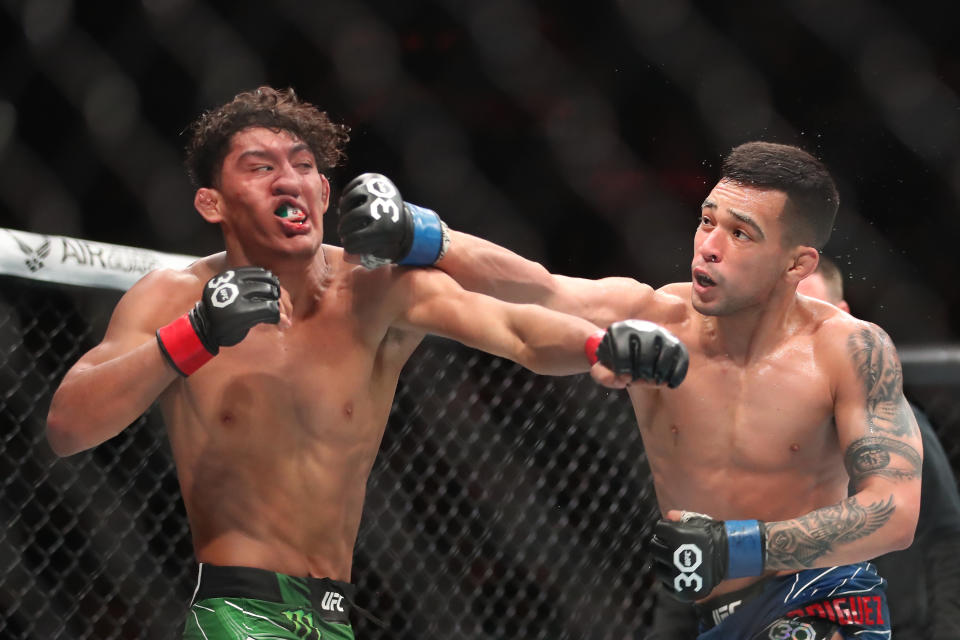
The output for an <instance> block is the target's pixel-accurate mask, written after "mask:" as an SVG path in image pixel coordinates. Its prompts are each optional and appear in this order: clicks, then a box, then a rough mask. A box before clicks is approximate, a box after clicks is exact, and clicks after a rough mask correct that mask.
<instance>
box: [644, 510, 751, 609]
mask: <svg viewBox="0 0 960 640" xmlns="http://www.w3.org/2000/svg"><path fill="white" fill-rule="evenodd" d="M766 543H767V530H766V526H765V525H764V523H762V522H760V521H758V520H727V521H723V520H714V519H713V518H711V517H709V516H705V515H703V514H701V513H689V512H684V514H683V518H682V519H681V520H680V521H679V522H674V521H670V520H660V521H658V522H657V524H656V526H655V527H654V529H653V538H652V539H651V540H650V546H651V548H652V550H653V561H654V564H653V568H654V571H655V572H656V574H657V578H658V579H659V580H660V582H661V583H662V584H663V587H664V589H665V590H666V592H667V593H668V594H670V595H672V596H673V597H674V598H676V599H678V600H683V601H687V602H692V601H694V600H701V599H703V598H706V597H707V595H709V594H710V592H711V591H712V590H713V588H714V587H715V586H717V585H718V584H720V582H722V581H724V580H727V579H729V578H746V577H747V576H759V575H761V574H762V573H763V565H764V557H765V551H766Z"/></svg>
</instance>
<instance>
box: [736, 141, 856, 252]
mask: <svg viewBox="0 0 960 640" xmlns="http://www.w3.org/2000/svg"><path fill="white" fill-rule="evenodd" d="M722 171H723V175H722V177H723V178H726V179H728V180H732V181H734V182H737V183H740V184H744V185H749V186H752V187H760V188H768V189H777V190H779V191H783V192H784V193H786V194H787V204H786V206H785V207H784V219H785V222H786V223H787V224H786V228H787V233H786V234H785V240H786V241H787V242H788V243H791V244H802V245H807V246H811V247H816V248H817V249H822V248H823V245H825V244H826V243H827V240H829V239H830V233H831V232H832V231H833V222H834V220H835V219H836V217H837V208H838V207H839V205H840V196H839V194H838V193H837V186H836V184H835V183H834V181H833V178H832V177H831V176H830V172H829V171H828V170H827V168H826V166H824V164H823V163H822V162H820V161H819V160H817V159H816V158H814V157H813V156H812V155H810V154H809V153H807V152H806V151H804V150H803V149H801V148H799V147H794V146H791V145H786V144H776V143H773V142H747V143H745V144H741V145H740V146H738V147H735V148H734V149H733V150H732V151H731V152H730V153H729V154H728V155H727V157H726V158H724V160H723V170H722Z"/></svg>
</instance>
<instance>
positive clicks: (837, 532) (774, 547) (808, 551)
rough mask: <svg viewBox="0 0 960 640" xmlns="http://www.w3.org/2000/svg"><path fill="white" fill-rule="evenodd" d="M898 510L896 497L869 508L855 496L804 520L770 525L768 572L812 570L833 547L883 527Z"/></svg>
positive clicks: (811, 514) (800, 518)
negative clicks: (799, 568) (895, 501)
mask: <svg viewBox="0 0 960 640" xmlns="http://www.w3.org/2000/svg"><path fill="white" fill-rule="evenodd" d="M895 508H896V507H895V506H894V504H893V496H892V495H891V496H890V497H889V498H887V499H886V500H881V501H879V502H874V503H872V504H869V505H867V506H863V505H861V504H860V503H859V502H857V498H856V497H855V496H853V497H850V498H847V499H846V500H844V501H843V502H841V503H840V504H835V505H832V506H829V507H824V508H822V509H817V510H816V511H812V512H811V513H808V514H807V515H805V516H801V517H799V518H795V519H793V520H784V521H783V522H770V523H768V524H767V558H766V568H768V569H778V570H779V569H796V568H797V567H812V566H814V563H815V562H816V561H817V559H818V558H819V557H820V556H823V555H825V554H827V553H830V552H831V551H833V549H834V546H835V545H837V544H843V543H846V542H853V541H854V540H857V539H859V538H863V537H865V536H868V535H870V534H871V533H873V532H874V531H876V530H877V529H879V528H880V527H882V526H883V525H884V524H885V523H886V522H887V521H888V520H889V519H890V516H892V515H893V511H894V509H895Z"/></svg>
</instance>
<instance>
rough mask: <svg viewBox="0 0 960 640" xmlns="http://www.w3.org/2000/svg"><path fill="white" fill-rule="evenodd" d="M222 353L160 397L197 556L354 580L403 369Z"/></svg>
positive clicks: (230, 563) (202, 559) (221, 562)
mask: <svg viewBox="0 0 960 640" xmlns="http://www.w3.org/2000/svg"><path fill="white" fill-rule="evenodd" d="M220 358H224V355H223V354H221V356H219V357H218V358H217V359H215V360H214V361H211V363H209V364H208V365H206V366H205V368H206V367H211V370H209V371H203V370H201V372H202V373H206V374H207V375H205V376H202V377H201V376H200V375H199V374H200V373H201V372H198V373H197V374H194V376H191V378H190V379H189V382H188V381H185V380H181V381H177V382H175V383H174V385H173V386H172V387H171V388H170V389H168V390H167V392H166V393H165V394H164V396H163V397H162V398H161V408H162V409H163V413H164V418H165V421H166V424H167V426H168V432H169V435H170V441H171V446H172V448H173V454H174V459H175V461H176V466H177V473H178V477H179V480H180V486H181V491H182V494H183V499H184V504H185V506H186V510H187V516H188V518H189V521H190V528H191V533H192V536H193V542H194V550H195V553H196V556H197V560H198V561H200V562H206V563H211V564H216V565H227V566H248V567H256V568H260V569H266V570H269V571H277V572H280V573H286V574H288V575H293V576H313V577H329V578H332V579H335V580H344V581H349V580H350V572H351V565H352V559H353V548H354V543H355V542H356V537H357V531H358V528H359V524H360V518H361V514H362V511H363V501H364V497H365V493H366V485H367V478H368V476H369V473H370V470H371V468H372V466H373V462H374V460H375V458H376V454H377V450H378V449H379V446H380V441H381V438H382V436H383V431H384V428H385V426H386V422H387V418H388V415H389V411H390V405H391V401H392V398H393V391H394V389H395V388H396V375H392V376H388V378H392V380H391V379H386V380H383V381H381V382H379V383H378V382H376V381H374V382H371V379H370V373H369V368H368V370H367V371H366V372H364V371H363V367H357V369H356V370H354V371H351V370H350V369H349V368H348V367H347V368H345V367H340V370H339V371H336V372H330V371H324V370H322V369H321V368H320V367H319V366H317V367H314V368H313V369H312V370H311V371H309V372H303V373H301V375H294V373H295V371H294V372H292V371H291V368H290V367H289V366H287V367H284V366H282V364H281V365H278V371H277V372H276V375H273V374H272V373H271V372H270V371H269V370H268V371H263V369H264V367H263V364H262V362H259V363H258V364H257V365H256V366H249V367H245V366H244V365H243V364H242V363H240V362H234V363H232V364H231V363H230V362H228V361H227V359H226V358H224V360H222V361H221V360H220ZM247 360H248V361H249V358H248V359H247ZM391 368H392V367H391ZM245 369H246V370H245ZM398 371H399V369H398ZM364 378H365V379H364ZM318 380H323V381H325V382H323V383H318V382H317V381H318Z"/></svg>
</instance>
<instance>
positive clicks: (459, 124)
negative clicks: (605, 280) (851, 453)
mask: <svg viewBox="0 0 960 640" xmlns="http://www.w3.org/2000/svg"><path fill="white" fill-rule="evenodd" d="M955 31H956V29H955V24H954V23H953V22H952V21H951V20H949V19H947V18H946V17H945V16H944V14H943V8H942V4H941V3H933V2H923V1H917V2H911V3H909V4H907V3H902V4H899V5H895V4H892V3H879V2H866V1H856V0H840V1H837V0H833V1H829V2H828V1H810V0H804V1H793V2H771V3H749V4H748V3H731V2H717V1H716V0H714V1H712V2H706V1H704V2H696V3H689V2H683V1H665V2H660V3H657V2H653V1H652V0H643V1H629V2H628V1H625V0H624V1H621V2H594V3H591V4H589V6H588V3H583V2H581V3H576V4H575V3H570V2H530V1H521V0H517V1H510V2H507V1H499V0H475V1H472V2H468V1H466V0H432V1H413V2H385V1H384V2H372V1H370V2H363V1H360V0H304V1H294V0H282V1H280V2H275V3H263V4H253V3H240V2H226V1H220V0H202V1H201V0H141V1H139V2H137V1H134V0H129V1H126V2H116V1H112V2H106V1H99V2H97V1H88V2H70V1H68V0H32V1H30V2H23V1H20V2H17V1H14V0H0V56H2V66H0V74H2V82H0V227H9V228H13V229H22V230H27V231H33V232H37V233H49V234H58V235H66V236H74V237H80V238H88V239H92V240H98V241H103V242H112V243H117V244H124V245H132V246H139V247H147V248H152V249H158V250H162V251H171V252H176V253H189V254H198V255H199V254H204V253H209V252H214V251H218V250H219V249H220V237H219V232H218V230H217V229H216V228H214V227H210V226H207V225H205V224H204V223H203V222H202V220H201V218H200V216H199V215H197V214H196V213H195V212H194V211H193V207H192V190H191V188H190V186H189V184H188V182H187V179H186V177H185V173H184V171H183V168H182V148H183V145H184V144H185V142H186V141H185V139H184V137H183V136H182V135H181V132H182V131H183V130H184V129H185V128H186V127H187V125H188V124H189V123H190V122H191V121H192V120H193V119H194V118H195V117H196V116H197V115H198V114H199V113H200V112H202V111H203V110H205V109H209V108H212V107H214V106H216V105H218V104H220V103H222V102H224V101H226V100H228V99H230V98H231V97H232V96H233V95H234V94H235V93H237V92H238V91H241V90H247V89H251V88H254V87H256V86H258V85H260V84H264V83H269V84H272V85H274V86H277V87H285V86H293V87H294V88H296V90H297V91H298V93H299V94H300V95H301V96H302V97H303V98H305V99H307V100H310V101H312V102H314V103H316V104H318V105H320V106H322V107H323V108H325V109H327V110H328V111H329V112H330V113H331V115H332V116H333V117H334V119H336V120H339V121H343V122H346V123H347V124H349V125H350V126H351V127H352V141H351V143H350V146H349V161H348V163H347V164H346V165H345V166H343V167H341V168H339V169H337V170H335V171H334V172H333V175H332V178H333V183H334V186H335V189H336V187H337V186H338V185H342V184H344V183H345V182H346V181H347V180H349V179H350V178H352V177H353V176H354V175H356V174H358V173H361V172H364V171H380V172H383V173H386V174H387V175H389V176H391V177H392V178H393V179H394V180H395V181H396V182H397V184H398V185H399V186H400V188H401V190H402V192H403V194H404V196H405V197H406V199H407V200H410V201H413V202H417V203H420V204H423V205H426V206H429V207H432V208H435V209H436V210H437V211H439V212H440V213H441V215H442V216H443V217H444V218H445V219H446V220H447V222H448V223H450V225H451V226H452V227H454V228H457V229H460V230H464V231H468V232H473V233H476V234H479V235H482V236H484V237H487V238H490V239H492V240H494V241H496V242H499V243H502V244H504V245H506V246H508V247H510V248H512V249H514V250H516V251H518V252H520V253H521V254H523V255H526V256H529V257H531V258H535V259H537V260H540V261H542V262H543V263H544V264H545V265H546V266H547V267H548V268H550V269H551V270H554V271H557V272H562V273H567V274H572V275H580V276H587V277H601V276H607V275H628V276H633V277H635V278H638V279H640V280H643V281H646V282H649V283H651V284H653V285H661V284H665V283H667V282H671V281H675V280H682V279H687V278H688V277H689V262H690V257H691V251H692V239H693V231H694V226H695V224H696V218H697V215H698V213H699V205H700V203H701V202H702V200H703V198H704V196H705V195H706V193H707V192H708V191H709V189H710V188H711V187H712V185H713V184H714V182H715V181H716V178H717V173H718V163H719V160H720V158H721V157H722V156H723V155H724V154H725V153H726V152H727V151H729V149H731V148H732V147H733V146H735V145H737V144H739V143H741V142H744V141H747V140H751V139H767V140H773V141H779V142H787V143H794V144H799V145H801V146H803V147H805V148H807V149H808V150H810V151H811V152H813V153H814V154H815V155H817V156H819V157H820V158H821V159H823V160H824V161H825V162H826V163H827V165H828V166H829V167H830V168H831V169H832V171H833V173H834V174H835V176H836V178H837V181H838V183H839V187H840V192H841V200H842V204H841V210H840V215H839V217H838V221H837V228H836V230H835V233H834V236H833V239H832V240H831V241H830V244H829V245H828V246H827V247H826V249H825V253H826V254H827V255H829V256H832V257H834V258H835V259H836V260H837V261H838V263H839V264H840V266H841V268H842V269H843V270H844V271H845V273H846V284H847V297H848V299H849V300H850V302H851V305H852V307H853V310H854V312H855V313H857V314H858V315H860V316H863V317H865V318H869V319H871V320H874V321H876V322H878V323H880V324H881V325H882V326H883V327H884V328H886V329H887V330H888V331H889V332H890V333H891V335H892V336H893V337H894V339H895V340H896V341H897V342H898V344H899V345H900V346H901V347H902V346H903V345H905V344H906V345H917V344H929V343H941V344H942V343H957V342H958V340H957V337H958V335H960V314H958V313H957V312H958V310H960V309H958V304H960V296H958V294H957V292H956V290H955V288H954V286H953V280H954V278H955V277H956V275H955V274H956V272H957V269H956V266H955V265H956V258H955V252H956V251H955V247H956V246H957V236H958V227H960V222H958V219H957V216H956V215H955V213H954V210H955V209H956V204H957V198H958V193H960V189H958V187H960V145H958V142H960V140H958V138H960V99H958V93H960V59H958V48H960V45H958V44H956V40H957V38H956V35H955ZM335 195H336V191H335ZM334 228H335V218H334V216H332V215H331V216H330V217H328V219H327V224H326V230H327V233H328V239H329V240H331V241H335V240H336V236H335V233H334ZM0 284H3V286H2V287H0V438H2V442H0V522H3V523H4V527H3V529H0V637H3V638H7V637H11V638H17V639H21V638H24V639H25V638H29V639H30V640H33V639H34V638H37V639H39V638H44V639H48V638H60V639H64V640H74V639H76V640H80V639H83V638H98V639H100V638H131V639H132V638H139V639H150V640H152V639H153V638H168V637H170V636H171V631H170V630H171V629H176V628H179V627H180V626H181V625H182V620H183V615H184V607H185V603H186V602H187V601H188V599H189V596H190V593H192V588H193V580H194V575H195V567H194V566H193V564H192V563H191V562H189V561H188V558H189V556H190V539H189V533H188V528H187V524H186V520H185V518H184V515H183V510H182V503H181V502H180V501H179V499H178V491H177V485H176V479H175V476H174V475H173V467H172V463H171V461H170V456H169V450H168V445H167V444H166V441H165V438H164V436H163V431H162V426H161V424H160V420H159V416H158V415H157V413H156V412H152V413H151V414H149V415H148V416H147V417H146V418H144V419H141V420H138V421H137V422H136V423H135V424H134V425H133V426H132V427H131V428H129V429H127V430H125V431H124V432H123V433H122V434H120V435H119V436H118V437H116V438H114V439H112V440H110V441H109V442H108V443H105V444H104V445H101V446H99V447H97V448H95V449H93V450H91V451H88V452H85V453H82V454H79V455H77V456H71V457H70V458H67V459H63V460H58V459H55V457H54V456H53V455H52V453H51V452H50V451H49V447H48V446H47V444H46V441H45V437H44V433H43V429H44V424H45V416H46V408H47V406H48V403H49V397H50V394H51V392H52V388H53V386H55V384H56V383H57V382H58V381H59V380H60V378H61V377H62V375H63V372H64V370H65V369H66V367H67V366H69V364H70V363H71V362H72V361H73V360H74V359H75V358H76V357H77V356H78V355H79V353H80V352H82V351H83V350H85V349H87V348H89V347H90V346H92V345H93V344H95V343H96V342H97V341H98V340H99V338H100V336H102V330H103V326H104V324H105V322H106V314H107V313H108V311H109V309H110V308H112V306H113V304H114V298H113V297H111V296H114V297H115V296H116V295H119V294H117V293H116V292H96V291H93V290H79V289H78V288H70V287H66V288H64V287H59V288H58V287H53V286H48V285H37V284H36V283H33V282H29V283H25V282H20V281H18V280H16V279H11V278H6V279H4V280H3V282H0ZM955 369H956V366H954V370H955ZM924 372H925V373H926V375H925V377H924V379H920V377H918V376H917V375H911V372H910V371H909V370H908V371H907V375H906V376H905V381H906V383H907V385H908V391H909V392H910V393H911V395H912V397H913V398H914V399H916V400H918V402H919V404H920V405H921V406H923V407H924V408H925V409H926V410H927V411H928V413H929V414H930V416H931V418H932V419H933V422H934V424H935V425H936V426H937V427H938V431H939V432H940V434H941V438H942V440H943V443H944V445H945V448H946V449H947V455H948V456H949V459H950V461H951V464H952V466H953V468H954V469H958V468H960V462H958V461H960V410H958V404H957V402H956V397H957V386H956V383H957V380H958V379H960V377H958V376H957V375H956V372H955V371H954V374H953V378H952V379H951V380H946V379H943V380H941V379H939V378H938V377H937V375H936V374H937V371H936V368H935V367H927V368H926V369H922V368H917V369H915V371H914V373H915V374H917V373H924ZM655 510H656V506H655V504H654V501H653V487H652V484H651V483H650V479H649V472H648V469H647V467H646V463H645V457H644V454H643V450H642V444H641V443H640V439H639V433H638V431H637V429H636V425H635V420H634V417H633V415H632V412H631V409H630V405H629V403H628V402H626V401H624V399H623V398H622V397H619V396H617V395H615V394H607V393H606V392H603V391H601V390H600V388H599V387H597V386H596V385H594V384H593V383H592V382H590V381H589V379H582V377H581V378H580V379H577V378H547V377H542V376H540V377H537V376H532V375H531V374H527V373H526V372H524V371H522V370H521V369H520V368H519V367H518V366H515V365H512V364H509V363H504V362H503V361H501V360H499V359H496V358H492V357H489V356H486V355H484V354H480V353H478V352H476V351H472V350H469V349H466V348H461V347H458V346H456V345H453V344H452V343H449V341H427V343H426V344H425V345H424V346H423V347H422V348H421V349H419V350H418V351H417V353H416V354H415V356H414V358H413V359H412V360H411V362H410V363H409V364H408V365H407V368H406V373H405V375H404V377H403V378H402V380H401V385H400V388H399V390H398V394H397V401H396V402H395V405H394V411H393V413H392V415H391V422H390V425H389V428H388V429H387V430H386V434H385V436H384V442H383V446H382V448H381V455H380V456H378V460H377V464H376V465H375V468H374V471H373V473H372V475H371V479H370V483H369V486H368V498H367V503H366V505H365V512H364V519H363V522H362V526H361V532H360V536H359V539H358V544H357V549H356V557H355V578H356V580H357V582H358V587H359V591H358V594H359V596H358V597H359V599H360V600H359V601H360V604H362V605H364V606H367V607H368V608H370V609H371V610H373V611H374V612H375V613H376V614H377V615H379V616H381V617H383V618H384V619H387V621H388V622H389V625H390V628H389V629H388V630H386V631H381V630H377V629H375V628H373V626H372V625H370V624H369V623H367V622H366V621H364V620H360V621H358V624H359V626H358V636H359V637H364V638H380V637H383V638H390V639H391V640H424V639H426V638H435V637H436V638H465V639H467V638H529V639H531V640H533V639H539V638H551V639H557V640H564V639H567V638H570V639H576V640H584V639H588V638H589V640H593V639H594V638H597V639H600V638H603V639H604V640H606V639H607V638H611V639H612V638H616V639H617V640H622V639H623V638H626V637H629V636H630V635H631V634H632V633H633V632H634V631H638V632H640V633H639V635H638V637H642V630H643V629H645V628H646V626H647V625H648V623H649V621H650V613H651V608H652V606H653V598H652V595H653V592H652V591H651V589H650V585H651V584H652V582H653V581H652V577H651V576H650V575H649V573H648V570H649V567H648V565H647V552H646V547H645V545H646V540H647V539H648V538H649V534H650V526H651V523H652V521H653V513H654V512H655ZM916 547H917V545H915V548H916ZM946 560H947V559H944V560H942V561H940V560H937V559H936V558H934V560H932V561H930V560H927V561H928V563H929V564H931V566H936V567H942V566H946V565H947V564H948V563H947V562H946ZM916 569H917V570H918V571H920V570H921V566H920V563H919V562H918V563H917V567H916ZM928 570H930V571H933V569H928ZM939 570H940V569H939V568H938V569H937V571H939ZM948 592H949V593H955V592H956V590H952V591H950V590H948ZM933 606H935V605H933V604H931V607H933ZM925 637H932V636H925Z"/></svg>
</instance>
